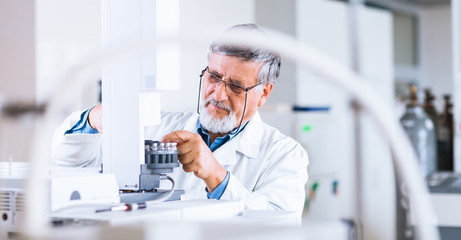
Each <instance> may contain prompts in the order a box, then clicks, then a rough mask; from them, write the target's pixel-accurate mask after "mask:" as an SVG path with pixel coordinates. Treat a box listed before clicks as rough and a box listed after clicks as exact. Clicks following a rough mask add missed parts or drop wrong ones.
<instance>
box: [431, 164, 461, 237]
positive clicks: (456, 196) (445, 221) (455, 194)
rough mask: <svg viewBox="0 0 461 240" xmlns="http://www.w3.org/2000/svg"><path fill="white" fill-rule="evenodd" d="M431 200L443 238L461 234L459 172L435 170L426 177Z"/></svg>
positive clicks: (460, 174)
mask: <svg viewBox="0 0 461 240" xmlns="http://www.w3.org/2000/svg"><path fill="white" fill-rule="evenodd" d="M427 185H428V187H429V191H430V192H431V201H432V204H433V206H434V210H435V212H436V214H437V219H438V225H439V231H440V235H441V238H442V239H444V240H455V239H459V236H460V235H461V218H460V217H459V216H460V215H461V209H460V208H459V207H457V206H459V203H460V202H461V173H453V172H445V171H441V172H435V173H433V174H431V175H430V176H429V177H428V178H427Z"/></svg>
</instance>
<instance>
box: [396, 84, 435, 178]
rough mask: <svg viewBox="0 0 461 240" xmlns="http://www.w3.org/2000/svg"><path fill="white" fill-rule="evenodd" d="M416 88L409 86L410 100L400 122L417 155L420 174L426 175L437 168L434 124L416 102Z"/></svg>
mask: <svg viewBox="0 0 461 240" xmlns="http://www.w3.org/2000/svg"><path fill="white" fill-rule="evenodd" d="M417 93H418V88H417V86H416V85H411V86H410V101H409V103H408V104H407V108H406V111H405V113H404V115H403V116H402V117H401V118H400V122H401V124H402V126H403V128H404V129H405V131H406V133H407V135H408V137H409V138H410V140H411V143H412V145H413V148H414V149H415V151H416V154H417V155H418V161H419V162H418V164H419V168H420V171H421V174H422V175H423V176H424V177H427V176H428V175H429V174H430V173H432V172H433V171H435V170H436V169H437V162H436V136H435V130H434V124H433V122H432V120H431V119H430V118H429V117H428V116H427V114H426V113H425V112H424V110H423V109H422V108H421V107H420V106H419V103H418V96H417Z"/></svg>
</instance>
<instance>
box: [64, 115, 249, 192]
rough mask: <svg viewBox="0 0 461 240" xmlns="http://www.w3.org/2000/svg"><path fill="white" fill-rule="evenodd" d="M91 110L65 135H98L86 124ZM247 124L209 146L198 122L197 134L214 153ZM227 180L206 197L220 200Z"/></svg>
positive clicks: (206, 136) (206, 135)
mask: <svg viewBox="0 0 461 240" xmlns="http://www.w3.org/2000/svg"><path fill="white" fill-rule="evenodd" d="M91 109H93V108H90V109H88V110H86V111H84V112H83V113H82V115H81V117H80V121H78V122H77V124H75V126H74V127H73V128H71V129H70V130H67V131H66V134H76V133H84V134H96V133H99V131H98V130H96V129H94V128H93V127H91V126H90V124H89V123H88V115H89V113H90V111H91ZM247 124H248V122H247V123H245V124H244V125H243V126H241V127H240V129H239V130H238V131H237V132H235V133H232V132H231V133H229V134H227V135H226V136H223V137H218V138H216V139H215V140H214V142H213V143H211V144H210V135H209V134H208V133H207V132H206V131H204V130H203V127H202V124H200V122H199V123H198V125H197V132H198V134H200V136H201V137H202V139H203V141H204V142H205V143H206V144H207V146H208V147H209V148H210V150H211V151H212V152H214V151H215V150H216V149H218V148H219V147H221V146H222V145H224V143H226V142H228V141H229V140H231V139H232V138H234V137H235V136H237V134H239V133H240V132H241V131H242V130H243V129H244V128H245V126H246V125H247ZM229 178H230V174H229V172H227V175H226V177H225V178H224V180H223V181H222V182H221V183H220V184H219V185H218V186H217V187H216V188H215V189H214V190H213V191H212V192H211V193H210V192H208V189H207V188H205V191H206V193H207V197H208V198H209V199H220V198H221V196H222V195H223V193H224V191H225V190H226V188H227V184H228V183H229Z"/></svg>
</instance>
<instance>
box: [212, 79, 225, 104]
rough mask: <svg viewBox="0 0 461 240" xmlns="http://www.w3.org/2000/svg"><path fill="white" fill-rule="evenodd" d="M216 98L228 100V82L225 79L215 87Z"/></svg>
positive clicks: (217, 99)
mask: <svg viewBox="0 0 461 240" xmlns="http://www.w3.org/2000/svg"><path fill="white" fill-rule="evenodd" d="M214 94H215V97H214V98H215V100H216V101H222V100H227V92H226V83H225V82H224V81H220V82H219V83H218V84H217V85H216V88H215V89H214Z"/></svg>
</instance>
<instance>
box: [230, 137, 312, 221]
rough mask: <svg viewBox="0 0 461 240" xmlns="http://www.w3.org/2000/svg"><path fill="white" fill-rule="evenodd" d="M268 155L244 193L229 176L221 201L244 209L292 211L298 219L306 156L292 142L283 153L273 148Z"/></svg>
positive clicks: (298, 146)
mask: <svg viewBox="0 0 461 240" xmlns="http://www.w3.org/2000/svg"><path fill="white" fill-rule="evenodd" d="M271 152H272V154H268V158H269V160H268V161H267V166H266V167H264V169H263V171H262V172H261V174H260V176H259V180H258V182H257V184H256V185H255V187H254V189H247V188H246V187H245V186H244V185H243V184H242V183H241V182H240V181H239V179H237V177H235V176H234V175H232V174H231V176H230V179H229V183H228V185H227V188H226V190H225V191H224V193H223V195H222V197H221V199H231V200H242V201H243V202H244V204H245V208H246V209H253V210H284V211H294V212H297V213H298V214H299V216H301V214H302V211H303V207H304V200H305V184H306V182H307V165H308V157H307V153H306V152H305V151H304V149H303V148H302V147H301V146H300V145H299V144H298V143H296V142H292V144H291V148H285V151H283V150H282V149H277V148H275V149H273V150H272V151H271ZM251 160H256V159H251Z"/></svg>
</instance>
